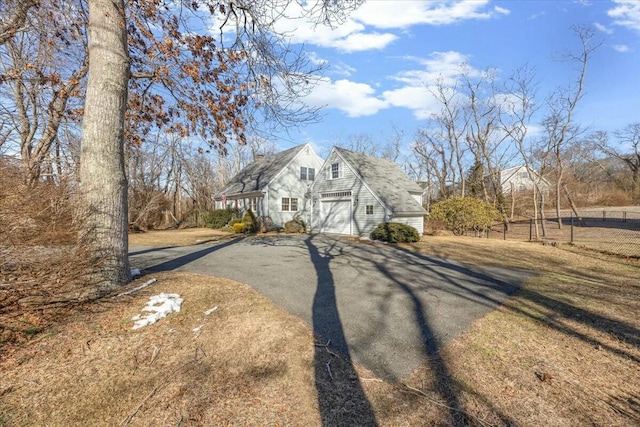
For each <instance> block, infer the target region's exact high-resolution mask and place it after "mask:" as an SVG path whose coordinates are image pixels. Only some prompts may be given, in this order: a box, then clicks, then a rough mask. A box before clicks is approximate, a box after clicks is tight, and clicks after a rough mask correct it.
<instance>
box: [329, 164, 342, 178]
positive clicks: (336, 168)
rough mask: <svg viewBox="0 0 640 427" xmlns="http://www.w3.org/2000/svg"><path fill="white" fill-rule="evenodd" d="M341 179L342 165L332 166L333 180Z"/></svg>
mask: <svg viewBox="0 0 640 427" xmlns="http://www.w3.org/2000/svg"><path fill="white" fill-rule="evenodd" d="M336 178H340V163H332V164H331V179H336Z"/></svg>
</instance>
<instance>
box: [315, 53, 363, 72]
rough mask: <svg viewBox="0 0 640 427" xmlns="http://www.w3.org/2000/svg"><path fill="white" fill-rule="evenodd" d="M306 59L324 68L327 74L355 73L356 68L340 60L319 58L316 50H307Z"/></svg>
mask: <svg viewBox="0 0 640 427" xmlns="http://www.w3.org/2000/svg"><path fill="white" fill-rule="evenodd" d="M307 59H308V60H309V62H310V63H311V64H313V65H315V66H318V67H320V68H322V69H326V70H327V71H326V72H327V73H328V74H333V75H336V76H345V77H349V76H350V75H351V74H353V73H355V72H356V71H357V70H356V69H355V68H354V67H352V66H350V65H348V64H345V63H344V62H342V61H335V62H332V61H329V60H328V59H324V58H321V57H320V56H319V55H318V53H317V52H308V53H307Z"/></svg>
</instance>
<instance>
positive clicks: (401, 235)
mask: <svg viewBox="0 0 640 427" xmlns="http://www.w3.org/2000/svg"><path fill="white" fill-rule="evenodd" d="M370 237H371V239H373V240H380V241H382V242H389V243H404V242H406V243H411V242H417V241H419V240H420V234H419V233H418V230H416V229H415V228H413V227H412V226H410V225H407V224H400V223H398V222H383V223H381V224H378V226H377V227H376V228H375V229H374V230H373V231H372V232H371V234H370Z"/></svg>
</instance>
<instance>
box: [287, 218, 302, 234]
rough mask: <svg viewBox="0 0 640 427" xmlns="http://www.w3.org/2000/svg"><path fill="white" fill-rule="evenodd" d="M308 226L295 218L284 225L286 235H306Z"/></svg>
mask: <svg viewBox="0 0 640 427" xmlns="http://www.w3.org/2000/svg"><path fill="white" fill-rule="evenodd" d="M306 230H307V226H306V224H305V223H304V221H303V220H302V219H301V218H294V219H292V220H291V221H287V222H285V223H284V232H285V233H304V232H305V231H306Z"/></svg>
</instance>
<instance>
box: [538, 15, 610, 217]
mask: <svg viewBox="0 0 640 427" xmlns="http://www.w3.org/2000/svg"><path fill="white" fill-rule="evenodd" d="M574 32H575V33H576V36H577V37H578V39H579V41H580V51H579V52H578V53H570V54H567V55H566V60H568V61H570V62H572V63H573V64H575V65H576V67H577V77H576V81H575V83H574V84H573V85H572V86H571V87H569V88H559V89H558V90H557V91H556V92H555V93H553V94H552V95H551V96H550V97H549V99H548V100H547V108H548V110H549V112H548V114H547V115H546V117H545V119H544V120H543V122H542V124H543V128H544V140H543V142H544V145H545V148H544V151H547V152H549V153H551V155H552V158H553V161H554V164H553V170H554V175H555V177H554V178H555V187H556V189H555V190H556V191H555V196H556V200H555V205H556V216H557V218H558V227H559V228H561V229H562V219H561V216H560V209H561V197H562V196H561V195H562V194H564V195H565V196H566V198H567V200H568V202H569V204H570V206H571V209H572V210H573V212H574V214H575V215H576V216H579V214H578V210H577V207H576V205H575V203H574V201H573V198H572V197H571V193H570V192H569V189H568V188H567V186H566V184H565V172H566V168H565V164H564V159H563V153H564V150H565V147H566V146H567V145H568V144H570V143H571V141H573V140H575V138H577V137H578V136H579V135H580V133H581V129H580V127H579V126H578V125H577V124H576V123H575V114H576V109H577V107H578V105H579V104H580V101H581V100H582V97H583V95H584V85H585V78H586V74H587V65H588V64H589V61H590V60H591V56H592V55H593V53H594V52H595V50H596V49H597V48H598V47H599V46H600V45H601V43H596V42H595V41H594V35H595V30H594V29H593V28H591V27H574Z"/></svg>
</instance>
